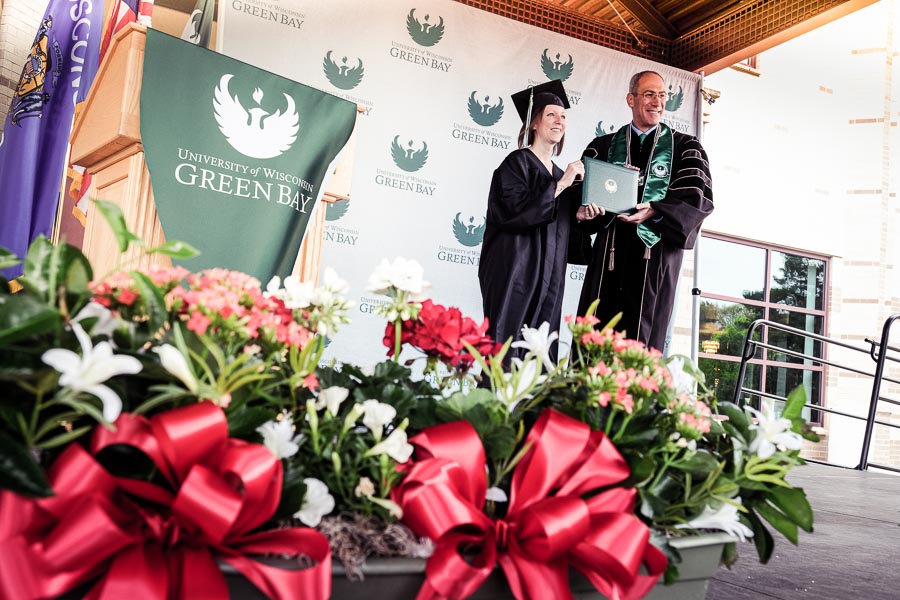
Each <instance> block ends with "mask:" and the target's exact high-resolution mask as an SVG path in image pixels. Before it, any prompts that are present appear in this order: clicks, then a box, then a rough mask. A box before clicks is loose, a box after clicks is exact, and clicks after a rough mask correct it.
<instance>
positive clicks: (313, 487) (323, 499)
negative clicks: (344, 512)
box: [294, 477, 334, 527]
mask: <svg viewBox="0 0 900 600" xmlns="http://www.w3.org/2000/svg"><path fill="white" fill-rule="evenodd" d="M303 483H305V484H306V495H305V496H303V504H302V505H301V506H300V510H298V511H297V512H295V513H294V518H296V519H300V522H301V523H303V524H304V525H306V526H307V527H315V526H316V525H318V524H319V522H320V521H321V520H322V517H324V516H325V515H327V514H328V513H330V512H331V511H333V510H334V496H332V495H331V494H329V493H328V486H327V485H325V483H324V482H322V481H320V480H318V479H316V478H315V477H307V478H306V479H304V480H303Z"/></svg>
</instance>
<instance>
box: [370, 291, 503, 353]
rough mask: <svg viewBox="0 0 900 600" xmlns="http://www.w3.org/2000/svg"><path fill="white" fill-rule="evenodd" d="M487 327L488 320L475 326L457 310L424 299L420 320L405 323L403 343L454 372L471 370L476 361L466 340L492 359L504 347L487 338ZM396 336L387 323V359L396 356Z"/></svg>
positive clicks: (391, 324)
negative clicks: (469, 350) (456, 370)
mask: <svg viewBox="0 0 900 600" xmlns="http://www.w3.org/2000/svg"><path fill="white" fill-rule="evenodd" d="M487 328H488V320H487V319H485V320H484V321H483V322H482V323H481V325H476V324H475V321H473V320H472V319H470V318H468V317H464V316H463V314H462V312H460V310H459V309H458V308H456V307H453V306H451V307H449V308H447V307H445V306H441V305H440V304H435V303H434V302H432V301H431V300H425V301H424V302H423V303H422V309H421V310H420V311H419V317H418V319H416V320H415V321H412V320H410V321H404V322H403V325H402V329H401V334H400V341H401V343H403V344H411V345H412V346H414V347H415V348H418V349H419V350H421V351H422V352H423V353H425V354H426V355H427V356H429V357H434V358H437V359H438V360H440V361H442V362H444V363H445V364H447V365H448V366H450V367H452V368H454V369H468V368H469V367H471V366H472V363H473V362H474V361H475V359H474V357H473V356H472V355H471V354H469V352H468V350H466V348H465V346H464V345H463V341H465V342H467V343H468V344H471V345H472V346H474V347H475V348H476V349H477V350H478V351H479V352H480V353H481V354H482V355H483V356H493V355H494V354H496V353H497V352H498V351H499V350H500V348H501V347H502V345H501V344H497V343H495V342H494V341H493V340H492V339H491V338H490V337H488V336H487V335H486V332H487ZM394 336H395V332H394V324H393V323H388V326H387V328H386V329H385V332H384V345H385V346H387V347H388V356H393V353H394V341H395V340H394Z"/></svg>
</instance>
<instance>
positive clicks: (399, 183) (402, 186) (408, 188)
mask: <svg viewBox="0 0 900 600" xmlns="http://www.w3.org/2000/svg"><path fill="white" fill-rule="evenodd" d="M390 153H391V159H392V160H393V163H394V165H395V166H396V167H398V168H399V169H401V170H402V171H404V172H403V173H399V172H396V171H393V170H391V169H376V171H375V183H376V184H377V185H379V186H382V187H387V188H391V189H395V190H399V191H401V192H409V193H412V194H418V195H420V196H434V192H435V190H437V183H436V182H434V181H431V180H429V179H425V178H424V177H422V176H421V175H420V174H418V172H419V171H420V170H421V169H422V168H423V167H424V166H425V164H426V163H427V162H428V142H426V141H425V140H414V139H411V138H406V139H405V140H404V139H403V138H401V137H400V135H399V134H397V135H395V136H394V138H393V139H392V141H391V142H390ZM426 170H427V169H426ZM410 173H417V174H416V175H411V174H410Z"/></svg>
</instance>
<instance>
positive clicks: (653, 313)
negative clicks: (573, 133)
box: [573, 127, 713, 350]
mask: <svg viewBox="0 0 900 600" xmlns="http://www.w3.org/2000/svg"><path fill="white" fill-rule="evenodd" d="M628 132H629V135H633V137H632V141H631V153H632V156H631V161H630V162H631V164H633V165H635V166H638V167H640V168H641V169H642V170H645V168H646V165H647V161H648V158H649V154H650V147H651V145H652V144H651V142H652V136H651V137H648V139H647V140H645V145H644V147H643V148H641V147H640V141H639V140H638V137H637V135H636V134H635V133H634V131H633V130H632V129H631V128H630V127H629V129H628ZM672 134H673V136H674V139H673V146H674V147H673V155H672V170H671V172H672V175H671V177H670V179H669V189H668V192H667V193H666V197H665V198H664V199H662V200H660V201H659V202H655V203H653V208H654V209H655V210H656V212H657V217H654V219H650V220H648V221H646V222H645V224H646V225H648V226H649V227H651V228H652V229H653V230H654V231H656V232H657V233H658V234H659V235H660V236H661V238H662V239H661V240H660V241H659V242H657V243H656V244H655V245H654V246H653V247H652V248H651V249H650V251H649V257H648V258H645V256H646V250H647V247H646V246H645V245H644V242H643V241H641V239H640V238H639V237H638V234H637V226H636V225H632V224H630V223H624V222H622V221H621V220H619V219H618V218H616V217H615V216H613V215H610V216H606V215H604V216H602V217H598V218H597V219H594V220H592V221H585V222H584V223H582V224H581V225H580V227H581V228H582V229H583V230H584V231H586V232H588V233H592V232H597V237H596V239H595V240H594V245H593V251H592V253H591V259H590V262H589V263H588V267H587V272H586V273H585V277H584V286H583V287H582V290H581V297H580V299H579V303H578V314H582V315H583V314H584V313H585V311H587V308H588V307H589V306H590V304H591V303H592V302H593V301H594V300H596V299H597V298H598V297H599V298H600V305H599V306H598V308H597V312H596V315H597V317H598V318H599V319H600V323H601V325H605V324H606V322H607V321H609V320H610V319H611V318H613V317H614V316H616V315H617V314H618V313H620V312H621V313H623V314H622V319H621V320H620V321H619V323H618V325H617V326H616V329H618V330H620V331H624V332H625V333H626V334H627V335H628V337H630V338H634V339H638V340H640V341H641V342H644V343H645V344H646V345H648V346H650V347H651V348H657V349H658V350H664V349H665V343H666V332H667V330H668V327H669V321H670V320H671V318H672V310H673V308H674V305H675V287H676V285H677V283H678V276H679V274H680V272H681V261H682V258H683V256H684V250H685V249H691V248H693V247H694V242H695V240H696V239H697V234H698V232H699V231H700V225H701V224H702V223H703V219H705V218H706V217H707V216H708V215H709V214H710V213H711V212H712V210H713V196H712V180H711V178H710V173H709V162H708V160H707V157H706V152H705V151H704V150H703V146H701V145H700V142H699V141H698V140H697V138H695V137H693V136H690V135H686V134H683V133H680V132H677V131H673V132H672ZM613 135H614V134H609V135H605V136H603V137H599V138H595V139H594V141H592V142H591V143H590V144H588V147H587V148H586V149H585V151H584V155H585V156H590V157H592V158H600V159H602V160H607V159H608V157H609V148H610V144H611V143H612V138H613ZM639 148H640V150H638V149H639ZM574 189H575V188H573V192H574ZM642 192H643V188H641V190H640V192H639V193H642ZM660 216H661V217H662V218H661V219H660V218H659V217H660ZM657 219H658V222H653V221H656V220H657Z"/></svg>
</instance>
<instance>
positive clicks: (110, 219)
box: [92, 198, 143, 252]
mask: <svg viewBox="0 0 900 600" xmlns="http://www.w3.org/2000/svg"><path fill="white" fill-rule="evenodd" d="M92 202H93V203H94V205H95V206H96V207H97V209H98V210H99V211H100V214H101V215H103V218H104V219H106V222H107V223H109V227H110V229H112V232H113V235H114V236H115V238H116V243H117V244H118V245H119V252H125V251H126V250H128V246H130V245H131V242H137V243H139V244H143V241H142V240H141V238H139V237H138V236H136V235H135V234H133V233H131V231H129V230H128V225H127V224H126V223H125V215H124V214H122V209H121V208H119V207H118V206H116V205H115V204H113V203H112V202H106V201H105V200H98V199H96V198H94V199H92Z"/></svg>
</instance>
